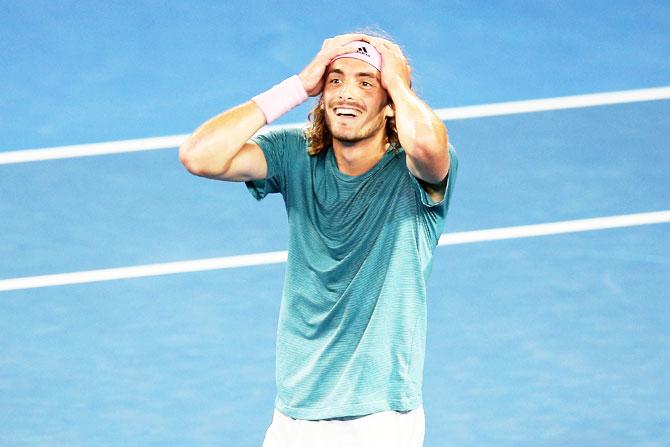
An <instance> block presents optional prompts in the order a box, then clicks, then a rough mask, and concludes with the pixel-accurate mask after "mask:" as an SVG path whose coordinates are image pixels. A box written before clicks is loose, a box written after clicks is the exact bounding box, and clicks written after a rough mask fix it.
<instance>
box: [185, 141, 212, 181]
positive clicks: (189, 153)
mask: <svg viewBox="0 0 670 447" xmlns="http://www.w3.org/2000/svg"><path fill="white" fill-rule="evenodd" d="M179 161H180V162H181V164H182V165H183V166H184V167H185V168H186V170H187V171H188V172H190V173H191V174H193V175H198V176H202V175H205V174H206V172H205V168H204V166H203V164H202V163H201V162H199V160H198V157H197V156H196V151H195V147H194V144H193V141H192V137H189V138H187V139H186V140H185V141H184V142H183V143H182V144H181V145H179Z"/></svg>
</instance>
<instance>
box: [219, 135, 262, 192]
mask: <svg viewBox="0 0 670 447" xmlns="http://www.w3.org/2000/svg"><path fill="white" fill-rule="evenodd" d="M267 174H268V164H267V161H266V160H265V154H264V153H263V151H262V150H261V148H260V146H258V144H256V143H255V142H253V141H248V142H246V143H244V145H243V146H242V148H241V149H240V150H239V151H238V152H237V154H235V156H234V157H233V158H232V159H231V160H230V161H229V162H228V164H227V166H226V167H225V169H224V170H223V171H222V172H221V173H220V174H218V175H216V176H214V178H217V179H219V180H228V181H232V182H246V181H249V180H262V179H264V178H266V177H267Z"/></svg>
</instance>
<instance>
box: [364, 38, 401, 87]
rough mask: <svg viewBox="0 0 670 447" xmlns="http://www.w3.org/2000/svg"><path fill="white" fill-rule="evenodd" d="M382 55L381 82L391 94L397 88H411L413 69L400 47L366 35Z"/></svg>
mask: <svg viewBox="0 0 670 447" xmlns="http://www.w3.org/2000/svg"><path fill="white" fill-rule="evenodd" d="M365 37H366V39H365V40H367V41H368V42H369V43H370V44H371V45H372V46H373V47H375V48H376V49H377V51H379V53H380V54H381V55H382V72H381V83H382V87H384V88H385V89H386V90H387V91H388V92H389V94H391V93H392V91H393V90H394V89H397V88H407V89H409V88H411V77H412V76H411V75H412V69H411V68H410V66H409V63H408V62H407V58H406V57H405V55H404V54H403V52H402V50H401V49H400V47H399V46H398V45H396V44H394V43H393V42H390V41H388V40H386V39H382V38H379V37H372V36H365Z"/></svg>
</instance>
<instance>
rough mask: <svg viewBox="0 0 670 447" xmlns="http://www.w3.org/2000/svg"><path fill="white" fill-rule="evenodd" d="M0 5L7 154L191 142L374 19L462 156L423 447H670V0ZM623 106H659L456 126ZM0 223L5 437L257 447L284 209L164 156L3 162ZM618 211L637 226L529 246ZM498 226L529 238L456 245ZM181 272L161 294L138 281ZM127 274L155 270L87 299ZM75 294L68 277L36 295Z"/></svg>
mask: <svg viewBox="0 0 670 447" xmlns="http://www.w3.org/2000/svg"><path fill="white" fill-rule="evenodd" d="M286 5H289V3H286ZM0 11H2V14H0V16H2V19H0V20H1V21H2V24H3V26H2V27H0V51H2V53H3V54H6V55H7V58H6V61H8V63H5V64H3V66H2V67H0V81H2V84H3V91H2V93H0V103H1V104H2V107H1V108H0V130H1V131H2V135H3V136H2V138H1V139H0V157H2V156H3V155H7V154H10V153H14V152H16V153H18V152H20V151H23V150H26V149H35V148H39V149H44V151H42V152H40V154H51V153H54V151H55V150H56V148H58V147H61V146H65V145H75V144H83V145H86V144H89V143H99V142H114V141H118V140H131V139H141V138H147V137H159V136H172V135H182V134H185V133H188V132H191V131H192V130H193V129H194V128H195V127H196V126H197V125H198V124H199V123H201V122H202V121H204V120H205V119H207V118H209V117H211V116H213V115H214V114H216V113H218V112H220V111H222V110H224V109H226V108H228V107H229V106H232V105H234V104H237V103H240V102H242V101H246V100H247V99H248V98H249V97H251V96H252V95H254V94H256V93H258V91H260V90H261V89H263V88H266V87H267V86H269V85H271V84H273V83H276V82H278V81H280V80H281V79H283V78H285V77H286V76H287V75H289V74H292V73H294V72H296V71H299V70H300V69H302V67H303V66H304V65H305V64H307V63H308V62H309V60H310V59H311V57H312V56H313V55H314V54H315V52H316V51H317V50H318V48H319V47H320V46H321V41H322V40H323V39H324V38H326V37H329V36H331V35H335V34H339V33H342V32H347V31H350V30H353V29H357V28H361V27H363V26H365V25H369V24H377V25H379V26H380V27H381V28H383V29H385V30H386V31H388V32H389V33H390V34H391V35H392V36H393V37H394V38H395V39H396V40H397V41H398V42H400V43H401V44H402V45H403V47H404V48H405V50H406V52H407V54H408V55H409V58H410V60H411V62H412V66H413V68H414V75H415V79H416V81H417V82H416V84H417V89H418V91H419V92H420V95H421V96H422V97H423V98H424V99H425V100H426V101H427V102H428V103H429V104H430V105H431V106H433V107H434V108H435V109H440V110H443V113H444V115H445V116H447V117H452V118H446V124H447V127H448V129H449V135H450V140H451V143H452V144H453V145H454V146H455V147H456V149H457V150H458V153H459V161H460V170H459V176H458V183H457V185H456V190H455V193H454V198H453V201H452V204H451V207H450V211H449V217H448V219H447V225H446V232H447V235H453V236H454V242H450V243H447V244H445V245H442V246H440V247H438V248H437V249H436V251H435V257H434V261H433V272H432V276H431V278H430V281H429V290H428V300H429V305H428V309H429V322H428V346H427V352H426V366H425V378H424V406H425V409H426V442H425V445H426V446H427V447H438V446H452V445H453V446H484V445H496V446H538V445H542V446H565V445H576V446H633V445H635V446H650V447H651V446H665V445H670V372H668V365H670V354H669V353H670V329H669V328H670V292H669V290H670V274H669V272H670V231H669V229H670V227H669V226H668V222H669V221H670V218H669V217H668V212H669V210H670V189H669V188H668V185H670V169H669V168H670V143H668V138H667V135H668V134H670V101H669V100H668V98H670V96H668V90H667V86H670V76H669V75H668V74H669V73H670V40H669V39H668V36H670V6H668V5H667V4H666V3H665V2H653V1H649V2H640V3H635V2H618V1H617V2H592V3H589V5H584V4H582V3H578V2H571V1H568V2H547V3H537V2H499V3H496V4H495V5H492V4H489V3H486V2H451V1H450V2H439V3H438V2H434V3H433V2H421V3H419V2H372V3H370V4H368V5H365V6H361V5H359V4H357V3H355V2H343V3H341V4H340V5H337V6H336V5H332V4H326V3H323V4H321V3H316V2H315V3H313V4H310V5H307V6H305V5H298V4H292V5H290V6H286V7H284V6H281V7H280V6H279V5H271V6H269V5H268V4H266V3H263V2H244V3H242V2H229V3H226V4H225V5H224V4H219V3H216V2H202V3H193V4H184V3H177V2H174V3H173V2H168V3H167V6H165V5H163V4H158V3H155V2H125V3H124V2H119V3H114V4H108V3H104V4H103V3H97V2H91V3H87V4H84V5H82V4H79V3H75V2H59V3H58V4H56V3H52V2H40V1H31V2H20V3H14V2H1V3H0ZM326 11H327V12H326ZM296 15H305V16H307V17H309V18H310V20H307V21H304V20H303V18H300V17H296ZM251 30H255V31H253V32H252V31H251ZM417 30H420V32H417ZM622 36H625V38H622ZM632 90H636V91H640V90H645V91H646V92H648V94H649V95H651V96H652V97H647V99H636V100H626V101H623V100H621V101H619V100H614V101H612V103H610V104H604V103H598V104H596V103H593V104H590V105H588V106H571V107H570V108H565V109H558V108H555V109H552V110H539V109H537V110H535V111H531V110H530V109H529V110H528V111H526V112H524V113H510V112H504V111H502V112H500V113H498V112H492V113H490V114H489V115H488V116H485V113H479V112H473V114H472V116H470V117H467V118H457V117H456V113H455V109H456V108H460V107H464V106H474V105H482V106H486V107H488V106H490V105H491V104H494V103H501V102H506V104H509V105H508V106H505V107H502V108H501V109H500V110H504V109H505V108H506V107H512V106H511V104H512V102H515V101H521V100H530V99H541V98H560V97H566V96H580V97H582V96H588V95H590V94H593V93H606V92H626V91H632ZM649 92H650V93H649ZM611 97H612V98H620V97H621V96H620V95H619V96H617V94H612V95H611ZM552 104H553V103H552ZM486 107H485V108H486ZM486 110H498V109H495V107H493V108H492V107H488V108H487V109H486ZM306 112H307V107H306V106H302V107H300V108H299V109H297V110H294V111H293V112H290V113H289V114H288V115H287V116H286V117H284V118H282V120H281V121H280V122H279V124H292V123H297V122H301V121H303V120H304V119H305V115H306ZM478 113H479V115H478ZM112 146H113V145H112ZM146 148H147V149H148V148H149V147H148V146H147V147H146ZM154 149H156V148H154ZM75 152H76V151H75ZM40 156H42V155H40ZM0 159H1V158H0ZM642 215H644V216H646V217H645V219H651V220H646V221H645V220H644V219H642V218H639V219H638V217H639V216H642ZM0 216H1V217H0V254H1V255H2V256H0V315H1V317H0V352H1V353H2V356H0V445H3V446H4V445H7V446H60V445H67V446H88V445H96V446H117V445H143V446H154V445H155V446H159V445H160V446H163V445H180V446H184V445H194V446H195V445H198V446H210V445H211V446H213V445H226V446H227V445H231V446H232V445H235V446H260V444H261V442H262V439H263V434H264V431H265V429H266V428H267V426H268V425H269V423H270V421H271V418H272V409H273V403H274V397H275V384H274V348H275V344H274V343H275V331H276V324H277V317H278V309H279V302H280V298H281V288H282V283H283V274H284V264H283V263H282V262H281V252H282V251H283V250H285V249H286V242H287V231H288V230H287V220H286V214H285V211H284V204H283V202H282V200H281V198H280V197H270V198H268V199H266V200H264V201H263V202H261V203H257V202H256V201H255V200H254V199H253V198H252V197H251V196H250V195H249V193H248V192H247V191H246V188H245V187H244V186H243V185H241V184H235V183H224V182H216V181H211V180H204V179H201V178H197V177H194V176H191V175H190V174H188V173H187V172H186V170H185V169H184V168H183V166H182V165H181V164H180V163H179V160H178V158H177V150H176V148H175V147H172V148H165V149H160V150H140V151H137V152H127V151H122V152H120V153H115V154H111V153H109V154H104V155H96V156H68V157H67V158H64V157H59V158H55V159H46V158H44V159H41V160H35V161H24V162H5V163H0ZM622 216H633V217H631V218H626V219H629V220H626V222H629V223H627V224H616V225H614V226H616V228H608V227H607V225H603V226H600V227H597V228H595V227H594V228H593V229H591V230H589V231H572V230H570V231H568V230H566V231H564V232H562V231H560V230H557V231H555V232H549V233H548V234H545V235H541V236H533V235H532V234H531V233H529V232H525V231H526V230H525V228H526V226H528V225H535V224H546V223H559V224H558V227H561V228H566V227H569V224H567V223H566V222H573V221H583V220H585V219H592V218H603V219H605V220H604V221H607V222H614V221H616V222H622V220H621V218H622ZM649 216H651V217H649ZM640 219H642V220H640ZM604 221H603V222H604ZM599 222H600V221H599ZM501 228H506V229H509V228H513V229H518V231H519V234H517V235H516V236H504V237H501V238H499V239H498V240H487V239H486V238H485V237H483V236H482V237H480V236H477V235H475V237H474V239H473V240H470V241H466V239H465V238H464V234H465V233H466V232H471V231H479V230H487V229H501ZM477 234H479V233H477ZM277 253H279V257H277V256H275V257H272V254H275V255H276V254H277ZM239 255H259V259H260V261H258V262H256V263H255V264H254V263H253V262H247V261H244V262H242V261H240V262H238V261H237V260H239V259H240V258H237V256H239ZM214 258H215V259H218V261H217V262H218V264H217V267H214V268H212V269H208V268H204V267H197V268H193V269H191V270H189V268H188V267H185V264H183V263H184V262H188V261H196V260H208V259H214ZM254 262H255V261H254ZM168 263H175V265H177V267H175V269H174V271H172V272H171V273H170V274H166V271H165V270H162V271H161V272H160V273H151V270H150V268H149V267H147V266H154V265H161V266H164V265H166V264H168ZM226 263H228V264H226ZM252 264H253V265H252ZM170 265H172V264H170ZM121 268H138V269H140V270H142V271H143V272H144V273H143V274H142V275H139V274H138V275H137V276H138V277H132V275H127V276H124V273H120V272H119V271H118V270H113V271H111V273H110V275H111V277H110V278H108V280H105V281H93V280H90V281H89V280H86V279H85V278H87V276H86V275H87V274H88V273H86V272H91V271H109V270H108V269H121ZM58 274H73V275H72V276H69V277H67V278H66V279H64V280H63V284H62V285H48V286H39V281H40V278H44V276H45V275H58ZM114 275H116V277H114ZM68 278H69V279H68ZM73 278H84V280H82V282H81V283H76V280H75V279H73ZM17 279H22V282H20V281H19V282H17V281H16V280H17ZM68 281H69V283H68ZM17 284H18V285H17ZM10 286H11V287H10Z"/></svg>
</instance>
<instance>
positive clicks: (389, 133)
mask: <svg viewBox="0 0 670 447" xmlns="http://www.w3.org/2000/svg"><path fill="white" fill-rule="evenodd" d="M390 102H391V100H390V99H389V103H390ZM307 117H308V118H307V119H308V124H307V129H305V136H306V137H307V141H308V147H307V153H309V155H317V154H319V153H320V152H321V151H323V150H324V149H327V148H328V147H329V146H330V145H331V144H333V134H332V133H330V129H329V128H328V124H326V107H325V105H324V104H323V94H321V95H319V100H318V101H317V102H316V104H314V107H312V110H310V111H309V115H307ZM384 130H385V134H386V142H387V143H388V144H389V149H393V150H394V151H396V150H398V148H400V140H398V129H397V128H396V126H395V116H392V117H388V118H386V127H385V129H384Z"/></svg>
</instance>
